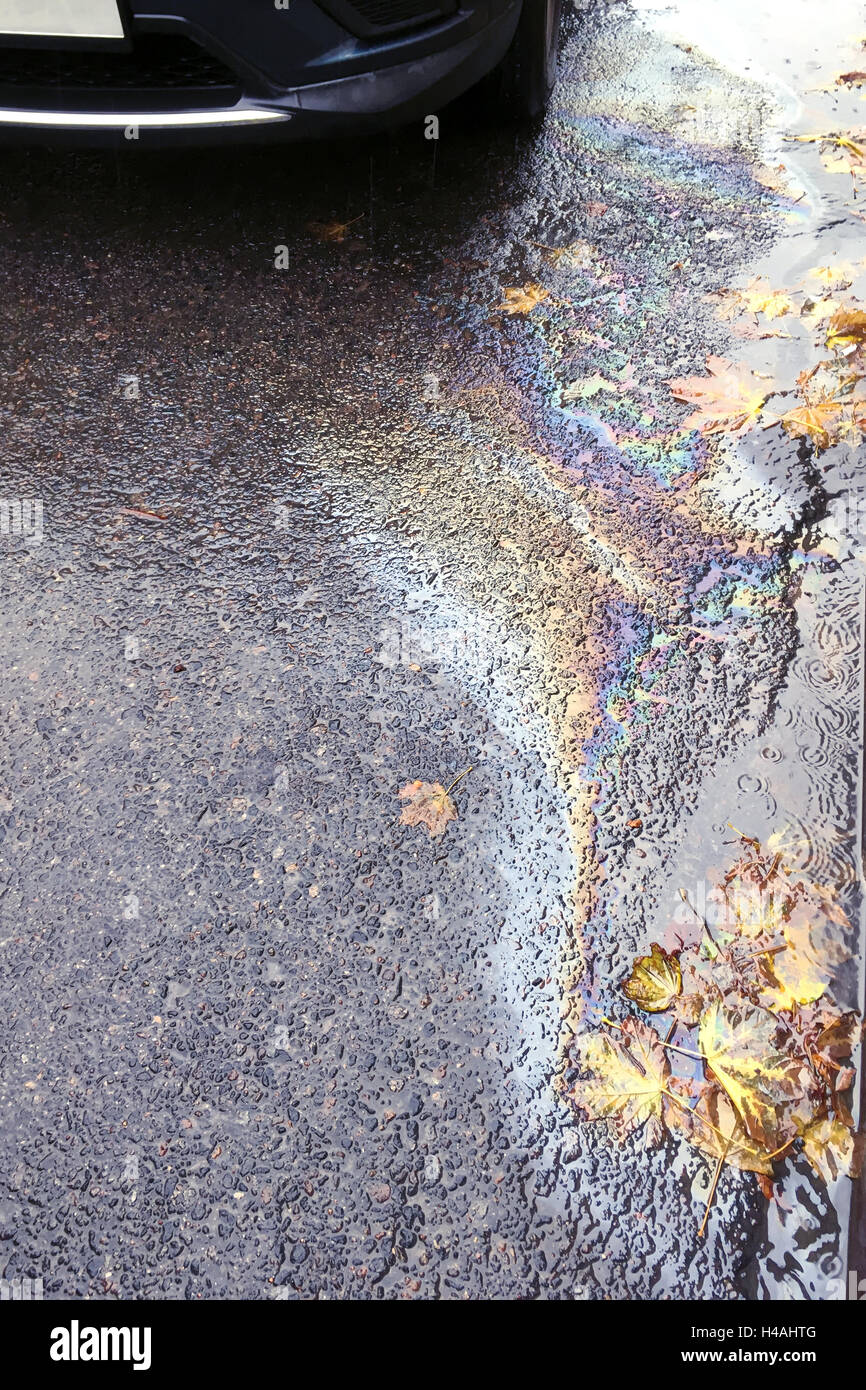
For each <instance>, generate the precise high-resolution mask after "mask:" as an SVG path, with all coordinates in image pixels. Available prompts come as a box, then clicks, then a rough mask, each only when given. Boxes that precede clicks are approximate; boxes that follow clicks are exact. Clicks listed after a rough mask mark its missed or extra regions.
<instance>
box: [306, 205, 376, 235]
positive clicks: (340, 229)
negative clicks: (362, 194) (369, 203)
mask: <svg viewBox="0 0 866 1390" xmlns="http://www.w3.org/2000/svg"><path fill="white" fill-rule="evenodd" d="M364 216H366V214H365V213H363V212H362V213H361V214H360V215H359V216H358V217H353V218H352V220H351V221H350V222H308V223H307V231H308V232H312V234H313V236H314V237H315V238H316V240H317V241H345V240H346V233H347V231H348V230H349V228H350V227H351V226H353V225H354V223H356V222H360V220H361V218H362V217H364Z"/></svg>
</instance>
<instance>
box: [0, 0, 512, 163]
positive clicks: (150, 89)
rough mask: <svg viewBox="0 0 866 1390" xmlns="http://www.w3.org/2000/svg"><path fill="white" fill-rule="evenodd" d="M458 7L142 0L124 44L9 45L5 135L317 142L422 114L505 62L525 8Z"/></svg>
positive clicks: (424, 2)
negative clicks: (157, 10)
mask: <svg viewBox="0 0 866 1390" xmlns="http://www.w3.org/2000/svg"><path fill="white" fill-rule="evenodd" d="M456 3H457V0H291V3H290V5H289V8H288V9H277V8H276V6H275V4H274V3H273V0H174V2H173V4H172V5H171V9H172V10H173V11H178V13H172V14H168V15H167V14H153V13H149V12H148V6H147V0H139V2H138V3H135V0H133V3H132V6H131V12H130V13H128V15H127V32H128V38H127V43H126V44H125V45H123V46H120V45H119V46H117V47H116V48H115V49H110V48H107V47H103V49H102V50H101V51H97V50H90V51H89V50H82V49H81V48H80V47H79V48H78V49H72V48H70V47H69V46H68V45H63V44H60V43H56V44H51V43H47V44H42V45H40V46H38V47H34V46H33V45H30V44H27V45H25V46H22V45H21V44H18V45H17V46H10V45H8V44H7V41H6V40H3V39H0V140H7V141H8V140H14V141H21V140H24V141H27V142H35V141H40V140H44V141H51V142H52V143H53V142H55V141H57V140H68V141H71V142H74V143H80V142H84V143H94V142H98V143H109V144H119V143H123V142H124V141H129V140H133V141H137V142H138V143H139V144H146V143H155V142H158V143H160V144H162V143H172V144H186V143H193V142H194V143H202V142H213V141H225V140H231V139H249V138H254V139H257V140H266V139H284V138H290V139H291V138H302V139H306V138H311V137H315V136H321V135H326V136H328V135H333V134H352V133H356V132H357V133H362V132H364V131H368V130H375V129H379V128H382V127H384V126H388V125H396V124H401V123H403V122H407V121H411V120H414V119H423V117H425V116H426V115H429V114H432V113H435V112H436V111H438V110H439V109H440V108H441V107H442V106H443V105H445V104H446V103H447V102H449V101H451V100H452V99H453V98H455V97H457V96H459V95H460V94H461V93H462V92H464V91H466V90H468V88H469V87H471V86H473V85H474V83H475V82H477V81H478V80H479V79H480V78H481V77H483V76H484V75H485V73H487V72H489V71H490V70H491V69H492V68H493V67H494V66H495V65H496V64H497V63H498V62H499V60H500V58H501V57H502V56H503V55H504V53H505V52H506V50H507V48H508V46H509V44H510V42H511V39H512V37H513V35H514V32H515V29H516V26H517V22H518V18H519V14H520V8H521V0H478V3H470V0H465V3H464V4H463V6H462V7H461V8H459V9H458V8H456ZM437 8H438V10H439V12H438V13H436V11H437ZM431 14H432V17H431ZM372 18H376V20H377V22H378V27H375V26H373V24H372V22H371V19H372ZM350 24H351V25H352V28H351V29H350V28H349V27H347V26H348V25H350ZM359 31H360V32H359Z"/></svg>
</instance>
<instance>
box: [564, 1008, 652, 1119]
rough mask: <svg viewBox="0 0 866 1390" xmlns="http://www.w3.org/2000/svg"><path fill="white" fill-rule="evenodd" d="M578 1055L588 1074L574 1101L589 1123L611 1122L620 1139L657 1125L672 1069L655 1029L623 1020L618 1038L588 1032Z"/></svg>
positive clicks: (580, 1044) (581, 1042)
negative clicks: (650, 1122) (652, 1123)
mask: <svg viewBox="0 0 866 1390" xmlns="http://www.w3.org/2000/svg"><path fill="white" fill-rule="evenodd" d="M577 1052H578V1059H579V1061H580V1065H581V1067H582V1068H583V1069H584V1070H585V1071H587V1072H588V1073H589V1075H588V1077H587V1079H586V1080H583V1081H578V1082H577V1085H576V1086H575V1091H574V1098H575V1100H576V1102H577V1104H578V1105H579V1106H580V1107H581V1109H582V1110H584V1111H585V1112H586V1114H587V1115H588V1116H589V1118H590V1119H592V1120H601V1119H611V1120H613V1121H614V1126H615V1129H616V1131H617V1134H618V1135H619V1137H620V1138H624V1137H625V1136H626V1135H627V1134H629V1133H631V1131H632V1130H635V1129H638V1128H639V1127H640V1126H641V1125H642V1124H644V1122H645V1121H646V1120H650V1119H653V1120H655V1122H656V1126H657V1127H658V1126H659V1125H660V1124H661V1122H662V1101H663V1097H664V1095H665V1093H666V1090H667V1083H668V1078H669V1076H670V1064H669V1063H668V1059H667V1054H666V1052H665V1050H664V1048H663V1047H662V1044H661V1039H660V1038H659V1035H658V1033H657V1032H656V1031H655V1029H654V1028H650V1027H649V1026H648V1025H647V1024H645V1023H642V1022H641V1020H640V1019H638V1018H633V1017H631V1018H627V1019H626V1020H625V1022H624V1023H623V1025H622V1029H621V1032H620V1036H619V1037H611V1036H610V1034H608V1033H589V1034H587V1035H586V1036H585V1037H583V1038H581V1039H580V1041H579V1043H578V1049H577Z"/></svg>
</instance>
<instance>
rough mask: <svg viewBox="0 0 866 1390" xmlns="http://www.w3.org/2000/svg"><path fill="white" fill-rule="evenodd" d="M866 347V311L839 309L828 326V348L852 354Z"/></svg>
mask: <svg viewBox="0 0 866 1390" xmlns="http://www.w3.org/2000/svg"><path fill="white" fill-rule="evenodd" d="M864 346H866V309H855V308H841V309H837V310H836V312H835V314H834V315H833V317H832V318H831V320H830V322H829V323H828V324H827V347H828V348H830V350H831V351H832V352H844V353H852V352H856V351H857V349H858V348H862V347H864Z"/></svg>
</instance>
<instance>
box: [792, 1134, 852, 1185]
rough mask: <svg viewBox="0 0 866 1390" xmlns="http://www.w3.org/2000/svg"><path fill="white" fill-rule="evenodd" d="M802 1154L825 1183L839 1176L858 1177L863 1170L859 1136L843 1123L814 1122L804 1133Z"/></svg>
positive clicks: (833, 1180)
mask: <svg viewBox="0 0 866 1390" xmlns="http://www.w3.org/2000/svg"><path fill="white" fill-rule="evenodd" d="M801 1138H802V1140H803V1152H804V1153H805V1155H806V1157H807V1158H808V1160H809V1162H810V1163H811V1165H812V1167H813V1168H814V1169H815V1172H816V1173H817V1174H818V1176H819V1177H821V1178H823V1179H824V1181H825V1183H827V1184H829V1183H832V1182H835V1180H836V1179H837V1178H838V1177H839V1176H840V1175H844V1176H847V1177H849V1178H856V1177H857V1176H858V1175H859V1171H860V1159H861V1152H860V1144H859V1143H858V1136H857V1135H856V1134H854V1133H852V1131H851V1130H850V1129H849V1128H848V1126H847V1125H844V1124H843V1123H842V1121H841V1120H837V1119H829V1118H827V1119H823V1120H814V1121H813V1122H812V1124H810V1125H807V1126H806V1128H805V1129H804V1130H803V1131H802V1134H801Z"/></svg>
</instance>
